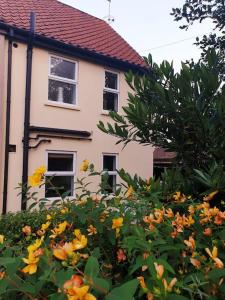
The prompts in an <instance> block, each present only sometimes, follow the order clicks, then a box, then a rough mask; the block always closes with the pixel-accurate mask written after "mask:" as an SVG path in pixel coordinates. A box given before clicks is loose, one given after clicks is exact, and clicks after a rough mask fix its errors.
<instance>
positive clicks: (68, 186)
mask: <svg viewBox="0 0 225 300" xmlns="http://www.w3.org/2000/svg"><path fill="white" fill-rule="evenodd" d="M74 181H75V153H73V152H56V151H55V152H54V151H52V152H47V173H46V183H45V197H46V198H57V197H59V196H61V195H63V194H65V193H67V196H74Z"/></svg>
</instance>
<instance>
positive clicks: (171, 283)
mask: <svg viewBox="0 0 225 300" xmlns="http://www.w3.org/2000/svg"><path fill="white" fill-rule="evenodd" d="M162 282H163V285H164V288H165V290H166V291H168V292H171V291H172V289H173V286H174V285H175V284H176V282H177V278H173V279H172V280H171V281H170V283H169V284H168V283H167V281H166V279H165V278H163V280H162Z"/></svg>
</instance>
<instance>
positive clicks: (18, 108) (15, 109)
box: [7, 44, 153, 211]
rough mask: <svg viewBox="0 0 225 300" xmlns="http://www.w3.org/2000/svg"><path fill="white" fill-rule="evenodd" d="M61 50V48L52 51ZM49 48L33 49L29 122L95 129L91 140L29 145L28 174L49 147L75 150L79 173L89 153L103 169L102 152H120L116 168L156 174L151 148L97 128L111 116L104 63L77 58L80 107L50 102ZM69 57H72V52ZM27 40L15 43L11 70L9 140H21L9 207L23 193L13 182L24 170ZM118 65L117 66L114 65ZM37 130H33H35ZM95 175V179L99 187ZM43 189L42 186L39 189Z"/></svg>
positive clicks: (123, 87) (13, 158)
mask: <svg viewBox="0 0 225 300" xmlns="http://www.w3.org/2000/svg"><path fill="white" fill-rule="evenodd" d="M54 54H57V53H54ZM49 55H50V53H49V52H47V51H45V50H42V49H34V53H33V72H32V87H31V88H32V95H31V125H34V126H42V127H55V128H63V129H73V130H87V131H91V132H92V141H84V140H83V141H80V140H68V139H66V140H60V139H55V138H54V139H52V142H51V143H50V144H42V145H41V146H40V147H38V149H31V150H30V156H29V174H31V173H32V172H33V171H34V170H35V168H37V167H38V166H40V165H46V153H47V150H58V151H71V152H75V153H76V155H77V164H76V175H77V176H78V177H81V176H83V174H80V172H79V166H80V164H81V162H82V160H83V159H89V160H90V161H91V162H93V163H94V164H95V166H96V169H97V170H101V169H102V153H115V154H118V168H122V167H123V168H125V169H126V170H127V171H128V172H130V173H131V174H134V173H137V174H138V175H140V176H142V177H143V178H147V177H149V176H151V175H152V169H153V148H152V147H143V146H139V145H137V144H130V145H128V146H127V147H126V148H125V150H123V151H121V148H122V146H118V145H117V146H116V145H115V142H116V139H115V138H114V137H111V136H108V135H106V134H104V133H102V132H101V131H100V130H98V128H97V126H96V124H97V123H98V121H99V120H102V121H110V118H109V116H107V115H103V114H102V95H103V87H104V76H105V74H104V67H103V66H100V65H96V64H92V63H90V62H86V61H83V60H78V59H77V60H76V59H75V61H77V63H78V72H77V75H78V77H77V80H78V84H77V91H78V94H77V95H78V107H77V109H76V110H74V109H68V108H62V107H55V106H51V105H49V103H48V67H49ZM69 58H70V59H73V58H71V57H69ZM25 71H26V46H25V45H23V44H18V47H17V48H14V49H13V74H12V127H11V140H10V142H11V143H13V144H16V145H17V151H16V153H11V154H10V165H9V193H8V207H7V210H8V211H15V210H19V209H20V197H17V193H18V190H15V187H16V186H17V185H18V183H19V182H21V176H22V136H23V122H24V120H23V119H24V97H25V75H26V74H25ZM114 71H115V70H114ZM119 84H120V95H119V110H121V106H122V105H124V104H125V102H126V99H127V91H128V86H127V84H126V82H125V76H124V74H123V72H119ZM32 135H33V136H35V135H34V134H32ZM96 185H97V180H96V179H95V182H94V184H93V185H92V188H93V190H94V189H96ZM39 195H40V196H43V195H44V190H43V189H42V190H41V191H40V194H39Z"/></svg>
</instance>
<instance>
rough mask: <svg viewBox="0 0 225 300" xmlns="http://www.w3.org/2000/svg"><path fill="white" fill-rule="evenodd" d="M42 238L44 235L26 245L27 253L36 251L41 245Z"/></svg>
mask: <svg viewBox="0 0 225 300" xmlns="http://www.w3.org/2000/svg"><path fill="white" fill-rule="evenodd" d="M43 239H44V236H42V237H41V238H40V239H36V241H35V242H34V244H31V245H30V246H28V247H27V251H28V252H29V253H30V252H34V251H36V250H37V249H38V248H39V247H40V246H41V244H42V242H43Z"/></svg>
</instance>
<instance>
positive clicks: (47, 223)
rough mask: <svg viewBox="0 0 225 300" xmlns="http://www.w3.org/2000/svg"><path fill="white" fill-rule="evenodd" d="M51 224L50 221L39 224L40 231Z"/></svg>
mask: <svg viewBox="0 0 225 300" xmlns="http://www.w3.org/2000/svg"><path fill="white" fill-rule="evenodd" d="M50 225H51V222H49V221H48V222H46V223H45V224H42V225H41V230H42V231H46V230H47V229H48V227H49V226H50Z"/></svg>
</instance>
